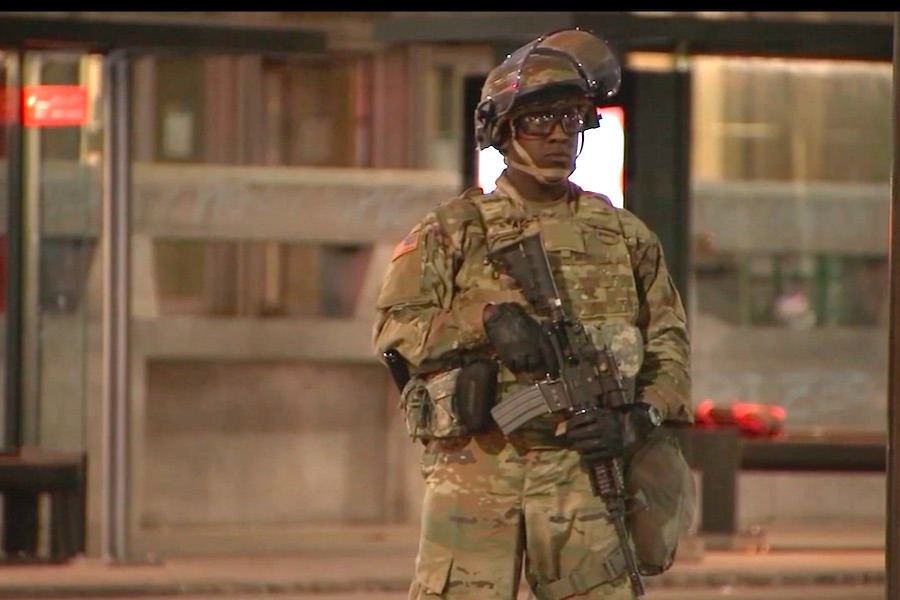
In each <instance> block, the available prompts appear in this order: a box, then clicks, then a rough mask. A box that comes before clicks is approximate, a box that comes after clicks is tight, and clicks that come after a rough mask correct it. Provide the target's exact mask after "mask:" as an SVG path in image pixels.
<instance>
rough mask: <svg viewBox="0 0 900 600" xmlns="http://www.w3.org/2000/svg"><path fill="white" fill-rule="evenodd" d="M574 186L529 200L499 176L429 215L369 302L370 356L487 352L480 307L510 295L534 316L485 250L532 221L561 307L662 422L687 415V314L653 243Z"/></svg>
mask: <svg viewBox="0 0 900 600" xmlns="http://www.w3.org/2000/svg"><path fill="white" fill-rule="evenodd" d="M571 185H572V191H573V193H572V194H570V197H572V198H575V200H567V199H561V200H559V201H557V202H553V203H549V204H548V203H534V202H529V201H528V200H526V199H524V198H522V197H521V195H519V194H518V193H517V191H516V190H515V189H514V188H512V186H511V184H510V183H509V181H508V180H507V179H506V177H505V175H502V176H501V177H500V179H498V187H497V189H496V190H495V191H494V192H492V193H490V194H484V193H483V192H482V191H481V190H480V189H479V188H472V189H470V190H467V191H466V192H465V193H463V194H462V195H461V196H459V197H457V198H454V199H452V200H449V201H447V202H444V203H442V204H441V205H439V206H437V207H436V208H435V209H434V210H432V211H431V212H429V213H428V214H427V215H426V216H425V217H424V218H423V219H422V220H421V221H420V222H419V223H418V224H417V225H416V226H415V227H414V228H413V229H412V231H411V232H410V233H409V234H408V235H407V236H406V238H404V240H403V241H401V242H400V243H399V244H398V245H397V247H396V248H395V250H394V254H393V257H392V259H391V263H390V265H389V267H388V270H387V274H386V275H385V279H384V282H383V285H382V289H381V292H380V294H379V297H378V300H377V306H376V308H377V311H378V318H377V321H376V323H375V327H374V331H373V342H374V347H375V350H376V352H377V353H378V355H379V356H381V353H382V352H383V351H385V350H387V349H389V348H396V349H397V350H398V351H399V352H400V353H401V354H402V355H403V356H404V358H406V360H407V361H408V362H409V363H410V366H411V367H412V370H413V372H414V373H415V372H428V371H433V370H440V369H442V368H447V365H450V364H454V362H455V359H457V358H459V357H460V355H461V354H463V353H467V352H484V351H486V348H487V346H488V342H487V339H486V336H485V332H484V326H483V323H482V313H483V311H484V308H485V306H486V305H487V304H488V303H499V302H519V303H521V304H523V305H524V306H525V307H526V309H527V310H529V312H531V313H532V314H534V313H533V311H532V310H531V307H530V306H529V305H528V303H527V301H526V300H525V298H524V296H523V295H522V293H521V292H520V291H519V289H518V287H517V286H516V284H515V283H514V282H513V281H512V279H511V278H509V277H507V276H506V275H504V274H500V273H497V272H495V271H494V268H493V266H492V265H490V264H489V263H488V261H487V260H486V256H487V253H488V252H489V251H490V249H493V248H495V247H497V246H499V245H502V244H505V243H508V242H510V241H513V240H515V239H516V238H518V237H520V236H523V235H528V234H530V233H534V232H536V231H537V230H538V229H539V230H540V231H541V233H542V236H543V239H544V244H545V247H546V249H547V252H548V254H550V255H551V256H554V255H555V257H556V258H557V259H558V260H554V261H553V262H554V264H555V265H558V266H557V267H556V268H555V269H554V270H555V271H556V272H555V273H554V275H555V277H556V280H557V283H558V285H559V288H560V294H561V296H562V299H563V301H564V303H565V304H566V305H567V306H566V308H567V309H568V311H569V314H572V315H574V316H576V317H578V318H579V319H581V321H582V323H584V325H585V327H586V329H588V331H589V333H591V335H592V336H596V339H597V341H598V342H603V343H607V344H609V345H610V347H611V349H612V350H613V352H614V353H615V354H616V356H617V359H618V362H619V365H620V371H621V372H622V375H623V378H625V379H627V380H628V383H630V386H631V392H632V393H633V394H634V395H635V397H636V398H637V399H638V400H642V401H644V402H649V403H651V404H654V405H655V406H657V407H658V408H659V409H660V410H661V411H662V413H663V415H665V417H666V418H667V419H672V420H681V421H691V420H693V410H692V407H691V399H690V364H689V361H690V342H689V339H688V333H687V328H686V325H685V313H684V308H683V306H682V303H681V299H680V296H679V294H678V291H677V290H676V289H675V286H674V284H673V282H672V279H671V277H670V276H669V273H668V271H667V269H666V266H665V261H664V258H663V252H662V248H661V246H660V243H659V239H658V238H657V236H656V235H655V234H654V233H653V232H652V231H650V229H649V228H648V227H647V226H646V225H645V224H644V223H643V222H642V221H641V220H640V219H639V218H638V217H636V216H635V215H634V214H632V213H630V212H629V211H627V210H624V209H617V208H615V207H613V206H612V205H611V203H610V202H609V200H608V199H607V198H606V197H605V196H602V195H600V194H595V193H592V192H585V191H584V190H581V189H580V188H578V186H575V185H574V184H571ZM500 382H501V388H500V389H501V392H502V393H503V392H507V391H509V390H510V389H512V387H515V386H516V383H515V382H516V377H515V376H514V375H513V374H512V373H510V372H509V371H508V370H506V369H505V368H501V374H500ZM523 385H524V384H523Z"/></svg>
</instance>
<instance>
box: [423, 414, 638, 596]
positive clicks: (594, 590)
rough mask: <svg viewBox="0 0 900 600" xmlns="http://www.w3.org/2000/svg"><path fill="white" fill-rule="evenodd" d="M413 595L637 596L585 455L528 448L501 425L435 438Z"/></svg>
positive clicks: (428, 455) (427, 459) (426, 462)
mask: <svg viewBox="0 0 900 600" xmlns="http://www.w3.org/2000/svg"><path fill="white" fill-rule="evenodd" d="M422 474H423V476H424V478H425V485H426V488H425V498H424V503H423V508H422V525H421V537H420V540H419V553H418V557H417V558H416V569H415V578H414V580H413V583H412V585H411V587H410V590H409V598H410V599H417V598H485V599H487V598H491V599H494V598H497V599H503V600H510V599H513V598H516V595H517V592H518V589H519V578H520V573H522V571H523V569H522V567H523V560H524V572H525V577H526V579H527V581H528V584H529V585H530V587H531V590H532V592H533V593H534V595H535V596H536V597H537V598H538V599H539V600H545V599H546V600H561V599H562V598H606V599H609V600H631V599H633V598H634V595H633V593H632V591H631V587H630V585H629V583H628V578H627V575H626V574H625V573H624V566H623V561H622V560H618V561H615V560H612V559H613V558H615V557H618V558H620V559H621V556H622V555H621V549H620V546H619V542H618V538H617V537H616V534H615V530H614V529H613V525H612V523H610V521H609V519H608V512H607V510H606V506H605V504H604V502H603V501H602V500H601V499H600V498H598V497H596V496H594V495H593V494H592V492H591V486H590V480H589V479H588V475H587V472H586V471H585V470H584V469H583V467H582V466H581V461H580V458H579V456H578V453H577V452H575V451H573V450H569V449H565V448H544V449H535V448H522V447H521V446H514V445H513V444H511V443H509V442H507V440H506V439H505V438H504V437H503V435H502V434H501V433H500V432H499V431H494V432H491V433H487V434H484V435H479V436H475V437H465V438H456V439H445V440H432V441H431V442H430V443H429V445H428V447H427V448H426V450H425V452H424V454H423V456H422Z"/></svg>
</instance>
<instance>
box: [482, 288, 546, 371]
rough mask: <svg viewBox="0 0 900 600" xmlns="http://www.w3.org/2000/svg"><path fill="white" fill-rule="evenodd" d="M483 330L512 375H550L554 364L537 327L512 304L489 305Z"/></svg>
mask: <svg viewBox="0 0 900 600" xmlns="http://www.w3.org/2000/svg"><path fill="white" fill-rule="evenodd" d="M484 331H485V333H486V334H487V337H488V340H490V342H491V343H492V344H493V345H494V348H495V349H496V350H497V355H498V356H499V357H500V362H502V363H503V364H504V365H506V367H507V368H508V369H509V370H510V371H512V372H513V373H537V372H541V373H552V372H553V371H555V370H556V367H555V364H556V361H555V359H554V357H553V352H552V350H551V349H550V345H549V340H547V339H545V337H546V336H545V335H544V333H543V331H542V330H541V326H540V324H539V323H538V322H537V321H536V320H535V319H534V318H533V317H531V316H530V315H529V314H528V313H527V312H525V308H524V307H523V306H522V305H521V304H518V303H515V302H503V303H501V304H495V305H492V306H489V307H488V308H487V309H486V310H485V313H484Z"/></svg>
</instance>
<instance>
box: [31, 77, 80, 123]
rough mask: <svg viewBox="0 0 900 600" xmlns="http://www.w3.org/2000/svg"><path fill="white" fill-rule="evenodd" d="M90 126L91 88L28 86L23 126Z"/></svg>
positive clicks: (77, 86) (76, 86)
mask: <svg viewBox="0 0 900 600" xmlns="http://www.w3.org/2000/svg"><path fill="white" fill-rule="evenodd" d="M85 123H87V88H85V87H84V86H81V85H26V86H25V87H24V88H23V90H22V124H23V125H25V126H26V127H71V126H80V125H84V124H85Z"/></svg>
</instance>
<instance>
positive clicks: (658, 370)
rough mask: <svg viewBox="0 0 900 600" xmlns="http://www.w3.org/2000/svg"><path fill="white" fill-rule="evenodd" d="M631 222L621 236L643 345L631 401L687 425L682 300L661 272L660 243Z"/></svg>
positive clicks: (687, 372) (688, 374) (687, 358)
mask: <svg viewBox="0 0 900 600" xmlns="http://www.w3.org/2000/svg"><path fill="white" fill-rule="evenodd" d="M632 219H633V228H632V232H631V233H632V235H629V234H628V233H626V239H628V241H629V242H630V244H629V245H630V246H631V250H632V266H633V268H634V277H635V283H636V284H637V289H638V299H639V301H640V307H639V309H638V318H637V326H638V327H639V328H640V330H641V332H642V334H643V336H644V344H645V350H644V362H643V365H642V366H641V370H640V372H639V373H638V376H637V390H636V398H637V399H639V400H642V401H644V402H648V403H650V404H653V405H655V406H656V407H657V408H659V409H660V410H661V411H662V413H663V415H665V418H667V419H671V420H676V421H688V422H691V421H693V420H694V411H693V407H692V401H691V372H690V353H691V348H690V339H689V336H688V331H687V324H686V317H685V312H684V307H683V305H682V303H681V296H680V295H679V293H678V290H677V289H676V288H675V284H674V282H673V281H672V278H671V276H670V275H669V271H668V269H666V263H665V258H664V256H663V250H662V246H661V245H660V242H659V238H658V237H657V236H656V234H654V233H653V232H652V231H650V229H649V228H647V226H646V225H644V224H643V223H642V222H640V221H639V220H638V219H637V217H633V216H632Z"/></svg>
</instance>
